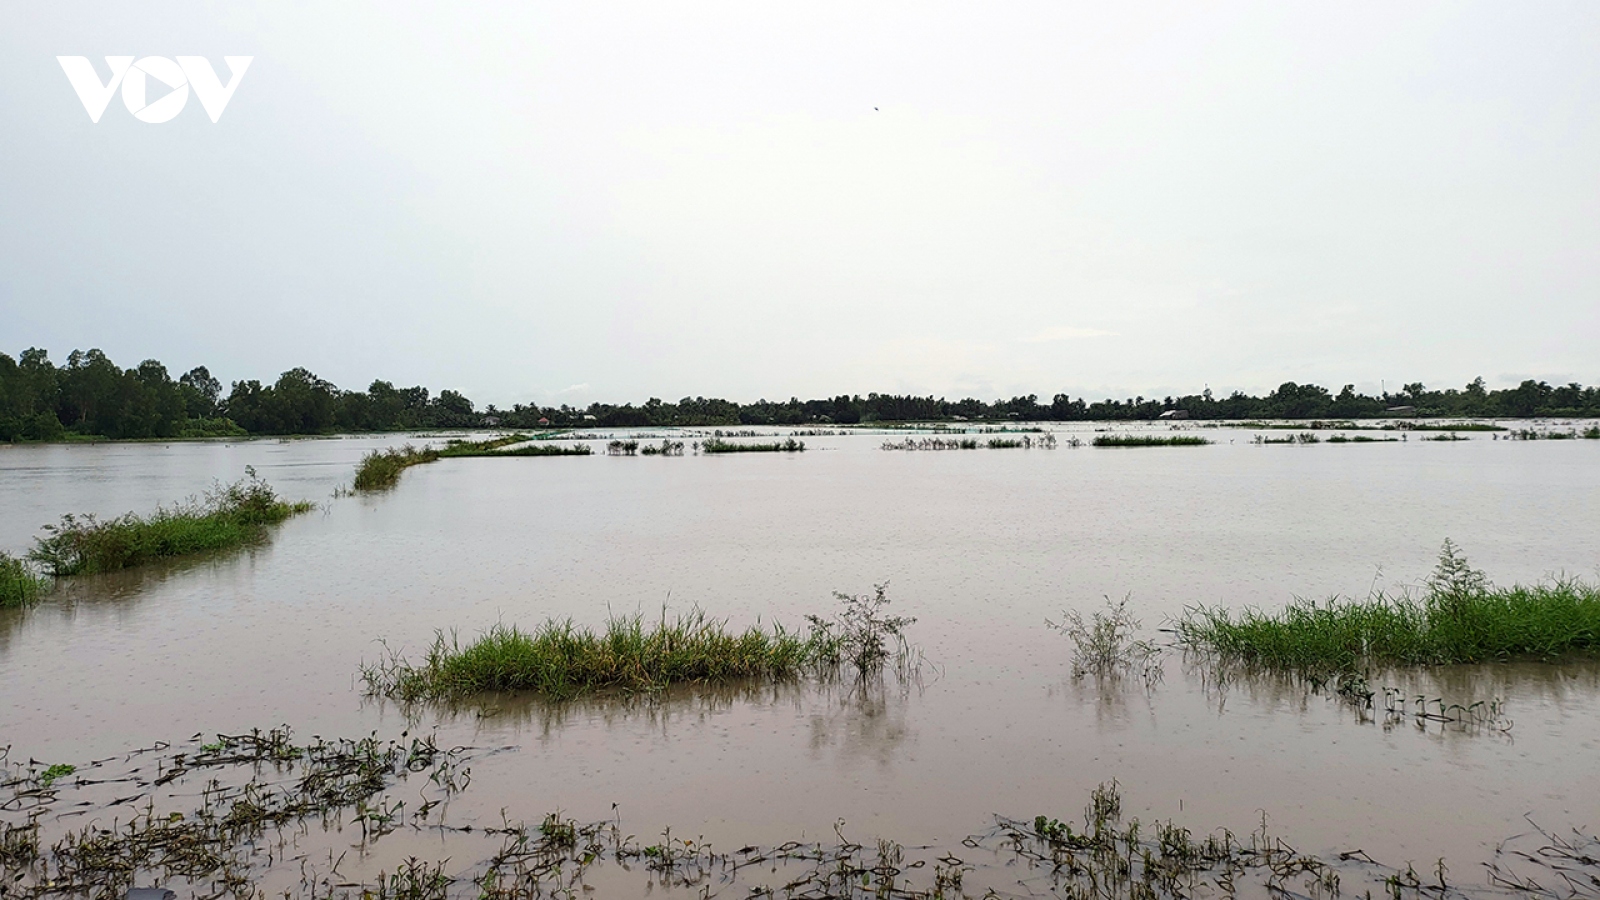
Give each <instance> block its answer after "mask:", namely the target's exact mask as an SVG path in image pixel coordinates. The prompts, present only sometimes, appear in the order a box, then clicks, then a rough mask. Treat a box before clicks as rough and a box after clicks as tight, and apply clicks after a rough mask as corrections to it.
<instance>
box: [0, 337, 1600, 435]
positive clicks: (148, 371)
mask: <svg viewBox="0 0 1600 900" xmlns="http://www.w3.org/2000/svg"><path fill="white" fill-rule="evenodd" d="M1410 414H1415V415H1419V416H1429V417H1506V418H1534V417H1541V416H1600V388H1595V387H1584V386H1583V385H1580V384H1576V383H1574V384H1567V385H1561V386H1552V385H1550V384H1547V383H1546V382H1543V381H1533V380H1528V381H1524V382H1522V383H1521V384H1519V385H1517V386H1516V387H1514V388H1503V389H1497V390H1490V389H1489V388H1488V387H1486V386H1485V385H1484V382H1483V379H1482V378H1478V379H1475V380H1473V381H1472V383H1470V384H1468V385H1466V386H1465V387H1464V388H1460V389H1457V388H1446V389H1443V390H1437V389H1429V388H1426V387H1425V386H1423V385H1422V384H1408V385H1405V386H1404V387H1403V388H1402V389H1401V390H1400V391H1399V392H1388V391H1385V392H1383V393H1381V394H1379V395H1376V396H1374V395H1369V394H1363V393H1359V392H1357V391H1356V390H1355V388H1354V386H1352V385H1345V386H1344V387H1343V388H1342V389H1341V390H1340V391H1339V392H1338V393H1337V394H1335V393H1332V392H1330V391H1329V390H1328V389H1326V388H1323V387H1320V386H1318V385H1314V384H1295V383H1294V382H1287V383H1285V384H1283V385H1281V386H1279V387H1278V389H1277V390H1274V391H1272V392H1271V393H1268V394H1266V395H1265V396H1261V397H1254V396H1250V395H1248V394H1245V393H1243V392H1239V391H1235V392H1234V393H1232V394H1229V395H1228V396H1226V397H1217V396H1213V394H1212V392H1211V391H1210V389H1207V390H1205V391H1202V392H1201V393H1199V394H1191V395H1187V396H1183V397H1163V398H1159V399H1158V398H1153V397H1148V398H1147V397H1132V398H1128V399H1125V400H1111V399H1107V400H1099V401H1094V402H1090V401H1088V400H1086V399H1084V398H1082V397H1077V398H1074V397H1069V396H1068V395H1066V394H1056V395H1055V396H1054V397H1052V398H1051V399H1050V400H1049V401H1048V402H1041V401H1040V399H1039V397H1038V395H1036V394H1028V395H1026V396H1020V397H1012V398H1011V399H1009V400H1003V399H1002V400H994V401H991V402H985V401H983V400H978V399H975V398H971V397H968V398H965V399H962V400H947V399H945V398H942V397H937V398H936V397H932V396H929V397H917V396H910V395H899V394H867V395H866V396H864V397H863V396H861V395H858V394H857V395H845V394H841V395H839V396H837V397H831V398H823V399H818V400H800V399H798V398H790V399H789V400H780V401H772V400H757V401H756V402H754V403H736V402H734V401H731V400H722V399H716V398H709V399H708V398H705V397H685V398H683V399H682V400H679V401H678V402H677V403H668V402H663V401H662V400H660V399H657V398H654V397H652V398H650V399H649V400H647V401H645V402H644V403H641V404H637V405H635V404H632V403H627V404H621V405H616V404H609V403H593V404H590V405H589V406H587V407H573V406H568V405H565V404H563V405H561V406H556V407H541V406H537V405H525V404H517V405H515V406H513V407H511V408H510V409H505V410H502V409H497V408H495V407H494V406H493V405H489V406H486V407H484V408H483V409H481V410H480V409H479V408H478V407H477V406H476V405H475V404H474V403H473V402H472V401H471V400H470V399H468V398H467V397H465V396H463V395H462V394H460V393H458V392H456V391H451V390H441V391H439V393H438V394H436V395H435V394H431V393H430V392H429V391H428V389H427V388H425V387H404V388H397V387H395V386H394V385H393V384H392V383H390V382H387V381H374V382H372V384H371V385H369V386H368V387H367V389H366V390H365V391H348V390H342V389H340V388H339V387H337V386H336V385H334V384H332V383H331V382H328V381H326V380H324V379H322V378H319V377H317V376H316V375H315V374H313V373H312V372H310V371H308V370H306V369H303V368H296V369H290V370H289V371H287V372H284V373H283V374H282V375H280V376H279V377H278V379H277V381H274V382H272V383H271V384H263V383H262V382H260V381H255V380H248V381H235V382H233V383H232V384H231V386H230V389H229V390H228V392H227V393H226V394H224V393H223V390H222V383H221V382H220V381H219V380H218V379H217V378H216V377H215V376H213V375H212V374H211V372H210V370H208V369H207V368H206V367H204V366H199V367H196V368H194V369H191V370H189V371H188V372H186V373H184V374H183V375H180V376H179V377H177V378H176V379H174V378H173V377H172V375H171V373H169V372H168V371H167V368H166V366H164V365H162V364H161V363H160V362H158V361H156V360H153V359H147V360H145V361H144V362H141V363H140V364H139V365H138V366H136V367H134V368H131V369H124V368H121V367H120V366H118V365H116V364H115V363H114V362H112V361H111V360H110V359H109V358H108V357H107V356H106V355H105V354H104V353H102V352H100V351H99V350H89V351H87V352H85V351H77V350H75V351H73V352H72V353H71V354H70V355H68V357H67V361H66V364H65V365H60V366H58V365H56V364H55V363H53V362H51V360H50V357H49V354H48V353H46V352H45V351H44V350H40V349H37V348H31V349H28V350H24V351H23V352H22V353H21V354H20V355H19V356H17V357H16V358H13V357H11V356H9V355H7V354H5V353H0V441H19V440H34V441H39V440H45V441H48V440H62V439H66V438H70V437H73V436H85V437H87V436H97V437H106V438H171V437H208V436H227V435H247V434H327V433H336V432H357V431H395V430H409V429H421V428H474V427H484V426H501V427H506V428H519V429H536V428H573V427H586V426H596V427H623V426H644V427H650V426H658V427H666V426H675V425H690V426H700V425H703V426H726V425H827V424H844V425H853V424H859V423H863V422H906V421H962V420H965V421H1008V420H1011V421H1080V420H1094V421H1131V420H1151V419H1158V418H1161V417H1163V416H1167V417H1173V416H1181V417H1184V418H1191V419H1363V418H1377V417H1386V416H1394V415H1410Z"/></svg>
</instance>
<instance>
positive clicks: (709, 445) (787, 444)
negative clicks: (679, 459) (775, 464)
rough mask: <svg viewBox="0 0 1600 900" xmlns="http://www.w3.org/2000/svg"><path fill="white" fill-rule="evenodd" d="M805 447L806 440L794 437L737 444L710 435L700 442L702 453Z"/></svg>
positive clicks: (793, 450) (790, 450)
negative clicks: (783, 439) (768, 441)
mask: <svg viewBox="0 0 1600 900" xmlns="http://www.w3.org/2000/svg"><path fill="white" fill-rule="evenodd" d="M805 449H806V442H805V441H797V440H795V439H794V438H789V439H788V440H786V441H778V442H775V443H771V444H735V443H733V442H731V441H725V440H722V439H721V438H720V437H709V438H706V439H705V440H703V441H701V442H700V452H701V453H800V452H802V451H804V450H805Z"/></svg>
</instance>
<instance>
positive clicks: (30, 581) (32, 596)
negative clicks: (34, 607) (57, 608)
mask: <svg viewBox="0 0 1600 900" xmlns="http://www.w3.org/2000/svg"><path fill="white" fill-rule="evenodd" d="M49 585H50V581H49V579H47V578H44V577H42V576H40V575H39V574H38V573H37V572H35V571H34V570H33V569H32V567H30V566H29V565H28V563H27V561H26V560H22V559H17V558H16V557H14V556H12V555H11V554H9V553H6V552H4V551H0V609H5V608H6V607H8V606H22V605H23V604H26V603H32V602H33V601H34V600H36V599H38V597H39V594H41V593H43V591H44V589H45V588H46V587H48V586H49Z"/></svg>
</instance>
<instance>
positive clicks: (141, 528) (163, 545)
mask: <svg viewBox="0 0 1600 900" xmlns="http://www.w3.org/2000/svg"><path fill="white" fill-rule="evenodd" d="M246 471H247V472H249V477H247V478H243V479H240V480H239V481H236V482H234V483H233V484H230V485H226V486H218V487H216V488H214V489H213V490H211V491H210V492H208V493H207V494H206V496H205V498H204V499H202V500H190V501H189V502H187V503H182V504H177V505H175V506H172V507H166V508H161V509H157V510H156V511H155V512H154V513H153V514H151V515H149V516H139V515H135V514H134V513H131V512H130V513H128V514H127V515H124V516H119V517H117V518H115V519H108V520H106V521H104V522H102V521H100V520H98V519H96V518H95V517H94V516H92V515H85V516H82V517H79V516H74V515H66V516H62V517H61V522H60V523H59V524H56V525H46V526H45V531H46V532H48V536H46V537H41V538H38V539H37V540H36V541H35V546H34V548H33V550H32V551H30V552H29V553H28V556H29V558H30V559H32V560H33V561H35V562H37V563H39V564H40V565H42V566H44V568H45V570H46V571H48V572H49V573H51V574H52V575H57V576H62V575H79V574H90V573H96V572H114V571H116V570H118V569H127V568H131V567H133V566H138V565H143V564H144V563H148V562H151V561H153V560H157V559H163V558H166V557H172V556H183V555H185V554H189V553H200V552H203V551H208V550H222V549H226V548H229V547H237V546H240V545H241V544H245V543H248V542H250V541H253V540H256V539H258V538H260V537H261V535H262V534H263V533H264V531H265V528H266V526H268V525H274V524H277V523H278V522H282V521H283V520H284V519H287V518H289V517H290V516H292V515H295V514H297V513H303V512H307V511H309V510H310V509H312V508H313V507H312V504H310V503H306V502H298V503H290V502H288V501H285V500H283V499H280V498H279V497H278V494H277V492H276V491H274V490H273V489H272V487H271V485H268V484H267V483H266V482H265V481H262V480H261V479H259V478H257V477H256V476H255V472H254V470H250V469H247V470H246Z"/></svg>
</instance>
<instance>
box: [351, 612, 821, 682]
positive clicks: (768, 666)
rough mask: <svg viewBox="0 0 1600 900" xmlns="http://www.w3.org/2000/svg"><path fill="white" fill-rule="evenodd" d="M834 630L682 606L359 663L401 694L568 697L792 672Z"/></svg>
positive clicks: (447, 642)
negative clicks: (757, 623)
mask: <svg viewBox="0 0 1600 900" xmlns="http://www.w3.org/2000/svg"><path fill="white" fill-rule="evenodd" d="M836 640H837V639H836V638H833V637H831V636H829V635H827V634H825V633H821V632H818V631H815V630H814V631H813V632H812V633H811V634H809V635H803V634H797V633H792V632H789V631H785V630H784V629H783V628H782V626H776V625H775V626H773V628H772V629H771V630H770V631H767V630H763V629H761V628H759V627H752V628H749V629H746V630H745V631H742V632H737V631H731V630H729V629H728V627H727V623H726V622H725V621H721V620H717V619H710V618H707V617H706V616H705V615H704V614H703V613H699V612H696V613H691V614H688V615H683V616H679V617H678V618H676V619H673V620H668V619H667V618H666V617H665V616H663V617H662V619H661V620H660V621H658V622H656V623H654V624H647V623H646V622H645V621H644V617H643V616H642V615H638V614H635V615H632V616H621V617H616V618H613V619H611V620H610V621H608V622H607V623H606V625H605V628H604V630H602V631H598V632H596V631H593V630H590V629H587V628H580V627H578V626H577V625H575V624H573V622H572V621H571V620H566V621H549V622H546V623H545V624H543V625H541V626H539V627H538V628H536V629H534V630H533V631H531V632H529V631H523V630H521V629H519V628H517V627H515V626H511V627H507V626H504V625H496V626H495V627H494V628H492V629H490V630H489V631H488V632H487V633H486V634H484V635H483V636H482V637H480V638H478V639H477V640H475V641H473V642H472V643H470V644H467V645H465V646H463V645H462V644H460V643H459V641H457V640H456V638H455V637H454V636H453V635H452V636H451V637H450V638H448V639H447V638H446V637H445V636H444V635H443V634H440V635H438V636H437V637H436V638H435V639H434V643H433V646H432V647H431V648H430V649H429V650H428V655H427V657H426V659H425V660H424V661H423V662H422V664H421V665H419V666H412V665H410V664H408V663H407V662H406V661H405V660H404V659H402V658H400V657H398V656H393V655H391V656H390V657H389V658H388V659H386V660H383V661H381V662H379V663H377V664H374V665H369V666H364V667H363V668H362V672H361V677H362V680H363V681H364V682H365V683H366V688H367V691H368V692H369V693H371V694H378V695H383V696H389V697H394V698H396V699H399V700H402V701H414V700H445V699H458V698H462V697H466V696H470V695H472V694H477V693H482V692H486V691H533V692H536V693H539V694H543V695H545V696H548V697H552V698H558V699H559V698H567V697H573V696H576V695H578V694H582V693H587V692H589V691H597V690H605V689H618V690H623V691H655V690H661V689H663V688H666V687H668V686H669V685H672V684H676V683H681V682H719V681H729V680H733V679H741V678H767V679H784V678H792V677H796V676H799V675H801V674H803V673H805V672H807V671H809V670H811V669H813V668H815V667H816V666H817V665H818V664H819V663H821V662H823V661H824V660H827V659H830V658H836V657H837V656H838V655H839V653H840V651H839V649H838V648H837V647H836V646H834V644H835V642H836Z"/></svg>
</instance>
